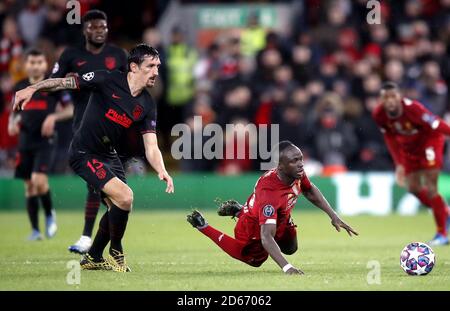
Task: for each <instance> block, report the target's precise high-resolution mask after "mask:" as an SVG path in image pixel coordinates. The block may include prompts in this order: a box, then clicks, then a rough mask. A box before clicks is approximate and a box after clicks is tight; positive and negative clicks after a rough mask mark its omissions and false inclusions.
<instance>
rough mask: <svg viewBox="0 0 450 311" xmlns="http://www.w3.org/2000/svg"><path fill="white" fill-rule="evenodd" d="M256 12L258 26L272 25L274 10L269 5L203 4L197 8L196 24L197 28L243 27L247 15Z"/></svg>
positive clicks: (266, 26) (274, 17)
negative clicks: (203, 5)
mask: <svg viewBox="0 0 450 311" xmlns="http://www.w3.org/2000/svg"><path fill="white" fill-rule="evenodd" d="M252 14H256V15H257V16H258V20H259V24H260V26H262V27H264V28H271V27H274V26H275V24H276V12H275V9H274V8H273V7H271V6H245V5H240V6H234V5H230V6H228V5H227V6H224V5H216V6H205V7H202V8H201V9H199V10H198V13H197V25H198V27H199V28H233V27H237V28H243V27H246V26H247V24H248V19H249V16H250V15H252Z"/></svg>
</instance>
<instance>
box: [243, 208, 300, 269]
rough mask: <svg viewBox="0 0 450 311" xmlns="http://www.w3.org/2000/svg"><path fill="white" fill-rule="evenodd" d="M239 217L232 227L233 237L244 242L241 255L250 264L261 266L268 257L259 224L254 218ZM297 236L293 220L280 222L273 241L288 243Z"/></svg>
mask: <svg viewBox="0 0 450 311" xmlns="http://www.w3.org/2000/svg"><path fill="white" fill-rule="evenodd" d="M245 215H246V214H244V215H242V216H241V217H239V220H238V222H237V224H236V227H235V228H234V237H235V238H236V239H237V240H239V241H241V242H244V243H245V246H244V248H243V249H242V253H241V254H242V256H243V257H244V258H245V262H247V263H248V264H249V265H251V266H255V267H259V266H261V265H262V264H263V263H264V262H265V261H266V260H267V258H268V257H269V254H268V253H267V251H266V250H265V249H264V246H263V245H262V243H261V234H260V230H261V226H260V225H259V224H258V223H257V222H255V221H254V220H250V219H249V218H248V217H246V216H245ZM296 238H297V229H296V226H295V225H294V223H293V222H289V223H285V224H282V225H281V227H279V228H277V234H276V236H275V241H276V242H277V243H279V244H289V242H290V241H292V240H294V239H296Z"/></svg>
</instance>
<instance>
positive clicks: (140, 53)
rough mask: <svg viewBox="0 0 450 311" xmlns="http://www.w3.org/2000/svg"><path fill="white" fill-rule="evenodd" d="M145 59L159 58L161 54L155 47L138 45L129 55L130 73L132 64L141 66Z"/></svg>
mask: <svg viewBox="0 0 450 311" xmlns="http://www.w3.org/2000/svg"><path fill="white" fill-rule="evenodd" d="M145 57H151V58H156V57H159V52H158V50H157V49H155V48H154V47H151V46H150V45H148V44H145V43H141V44H138V45H137V46H135V47H134V48H132V49H131V51H130V54H129V55H128V71H131V67H130V64H131V63H135V64H137V65H138V66H139V65H141V64H142V62H143V61H144V59H145Z"/></svg>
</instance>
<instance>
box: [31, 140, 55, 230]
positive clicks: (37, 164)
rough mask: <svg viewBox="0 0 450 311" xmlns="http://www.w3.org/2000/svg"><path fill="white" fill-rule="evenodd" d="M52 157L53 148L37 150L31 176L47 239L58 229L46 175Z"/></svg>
mask: <svg viewBox="0 0 450 311" xmlns="http://www.w3.org/2000/svg"><path fill="white" fill-rule="evenodd" d="M53 157H54V148H53V147H51V146H48V147H43V148H40V149H39V150H37V151H36V154H35V157H34V162H33V173H32V174H31V180H32V182H33V184H34V185H35V187H36V189H37V192H38V196H39V197H40V200H41V203H42V207H43V208H44V213H45V233H46V236H47V238H52V237H53V236H54V235H55V234H56V231H57V229H58V228H57V225H56V213H55V210H54V209H53V202H52V197H51V193H50V187H49V184H48V175H47V174H48V169H49V167H50V165H51V163H52V161H53Z"/></svg>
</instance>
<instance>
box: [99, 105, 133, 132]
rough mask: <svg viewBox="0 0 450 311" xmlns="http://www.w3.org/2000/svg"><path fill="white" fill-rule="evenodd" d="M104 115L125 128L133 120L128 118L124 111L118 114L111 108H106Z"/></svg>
mask: <svg viewBox="0 0 450 311" xmlns="http://www.w3.org/2000/svg"><path fill="white" fill-rule="evenodd" d="M105 117H107V118H108V119H110V120H111V121H113V122H115V123H117V124H120V125H122V126H123V127H125V128H129V127H130V126H131V124H132V123H133V121H132V120H131V119H130V118H128V116H127V115H126V114H125V113H123V114H119V113H118V112H117V111H115V110H114V109H112V108H110V109H109V110H108V112H107V113H106V114H105Z"/></svg>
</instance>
